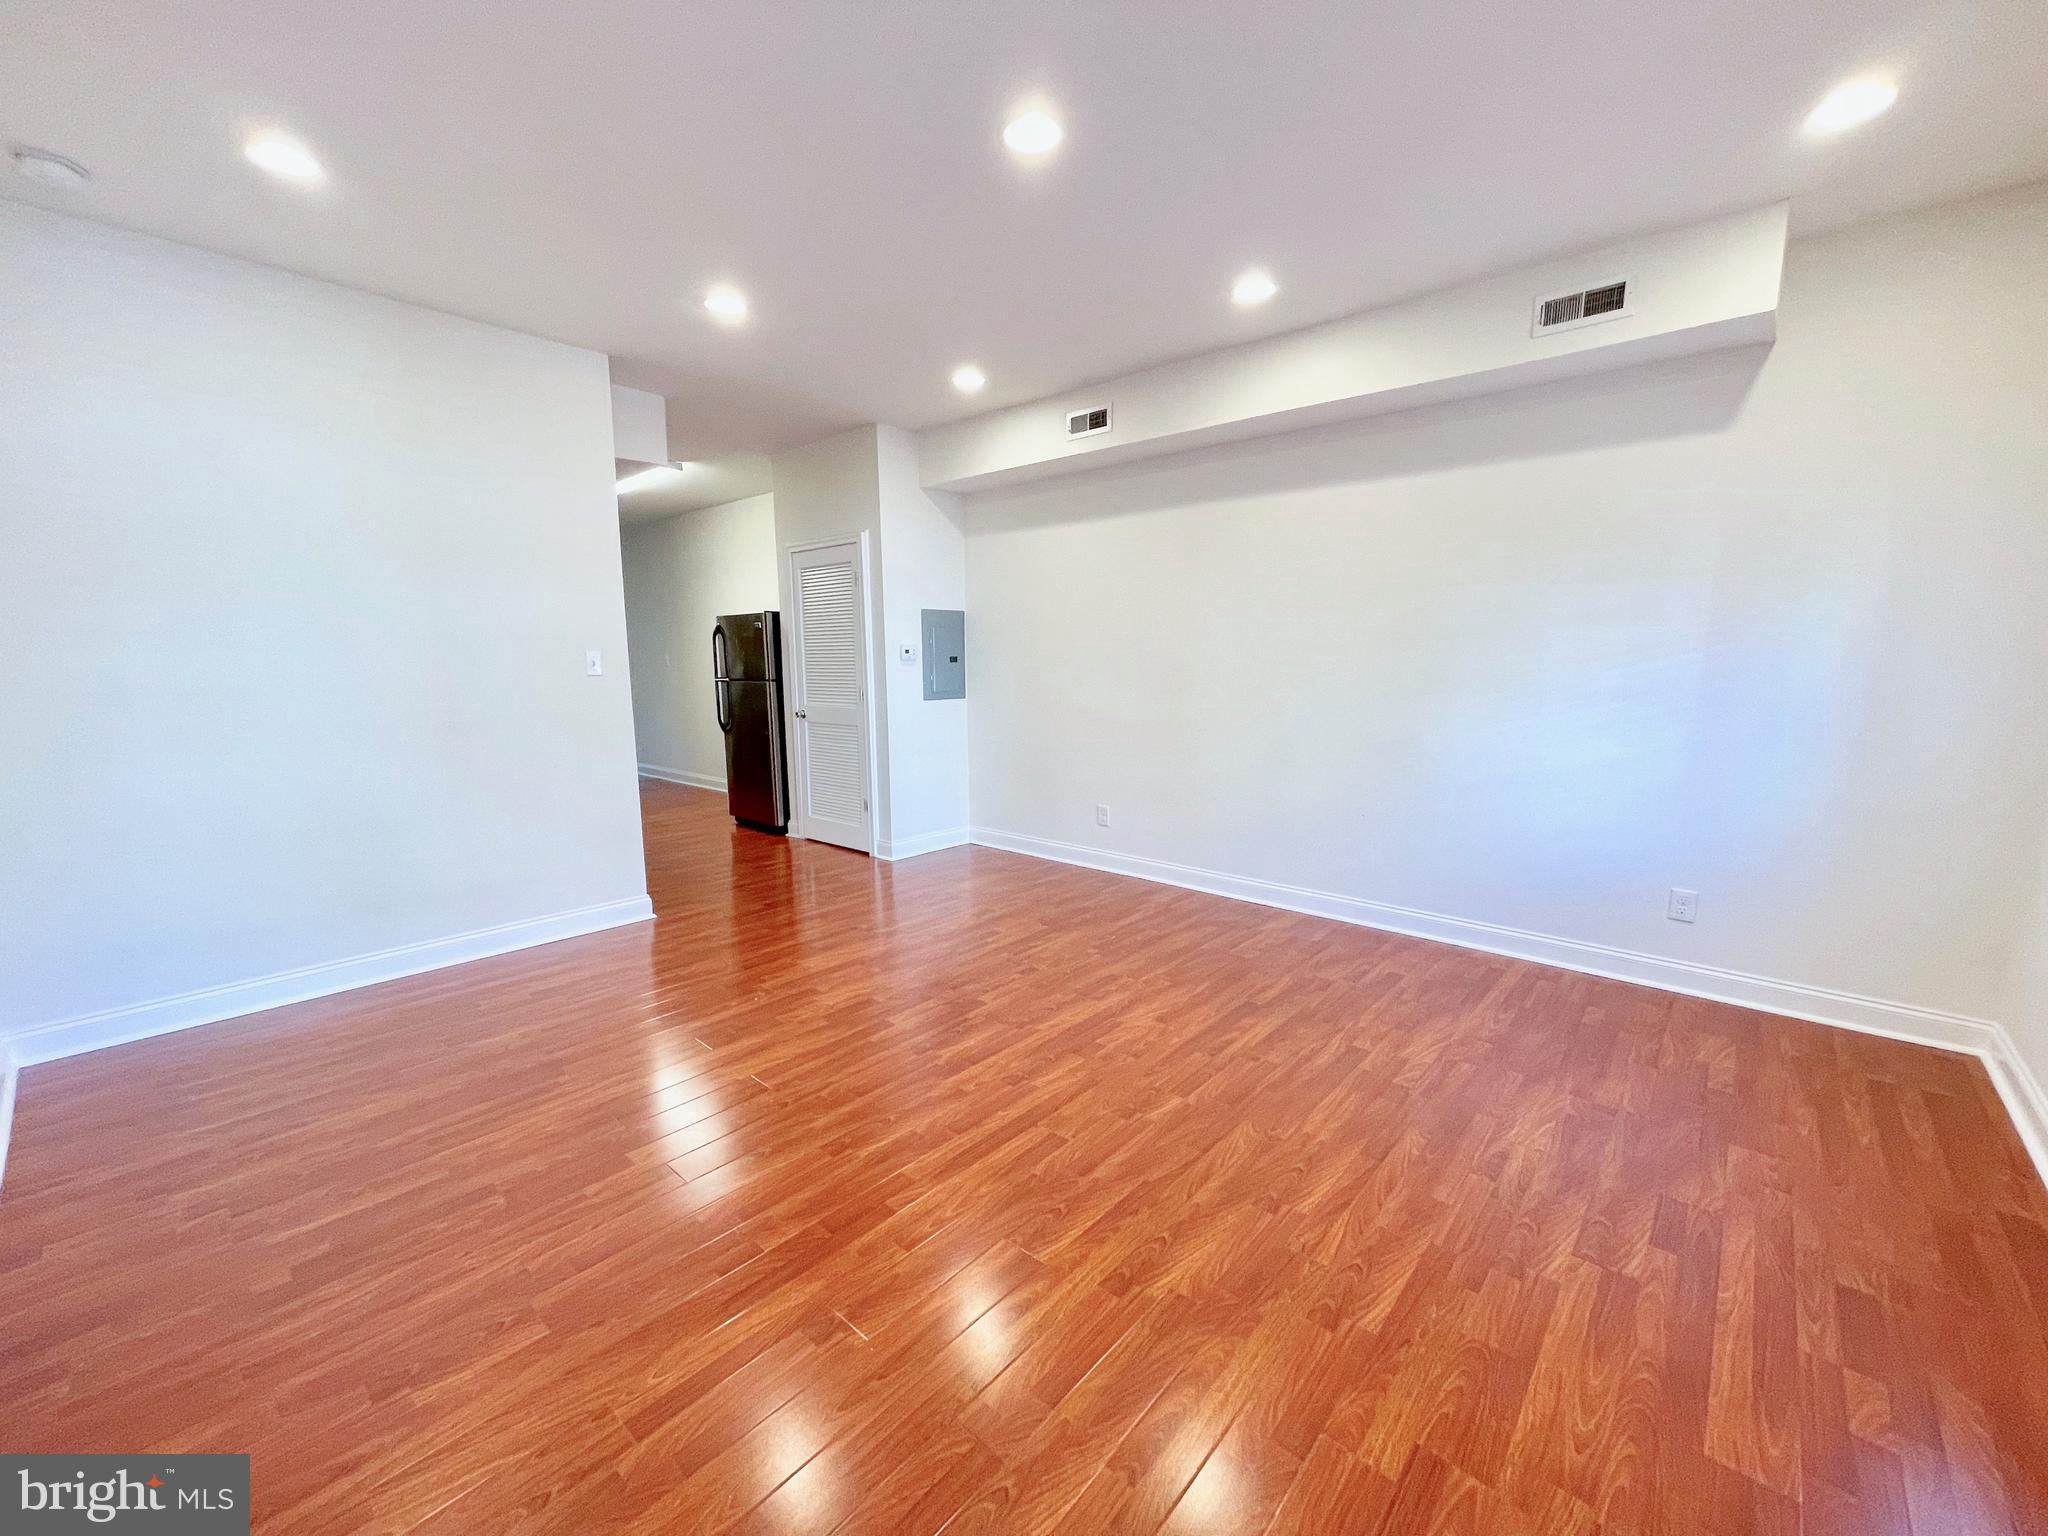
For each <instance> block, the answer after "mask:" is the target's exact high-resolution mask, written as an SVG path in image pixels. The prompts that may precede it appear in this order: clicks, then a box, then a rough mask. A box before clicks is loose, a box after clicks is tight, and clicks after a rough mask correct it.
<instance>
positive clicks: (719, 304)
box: [704, 283, 747, 325]
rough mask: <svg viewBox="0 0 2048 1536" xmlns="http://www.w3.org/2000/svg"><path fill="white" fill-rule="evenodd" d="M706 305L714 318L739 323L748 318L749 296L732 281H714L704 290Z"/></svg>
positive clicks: (727, 322) (728, 323)
mask: <svg viewBox="0 0 2048 1536" xmlns="http://www.w3.org/2000/svg"><path fill="white" fill-rule="evenodd" d="M704 307H705V308H706V309H708V310H709V311H711V317H712V318H713V319H714V320H722V321H724V322H725V323H726V324H727V325H738V324H739V323H740V322H741V321H742V320H744V319H746V318H747V296H746V295H745V294H744V293H741V292H740V291H739V289H737V288H735V287H733V285H732V284H731V283H714V284H712V285H711V287H709V288H708V289H706V290H705V292H704Z"/></svg>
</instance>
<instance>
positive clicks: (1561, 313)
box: [1529, 277, 1629, 336]
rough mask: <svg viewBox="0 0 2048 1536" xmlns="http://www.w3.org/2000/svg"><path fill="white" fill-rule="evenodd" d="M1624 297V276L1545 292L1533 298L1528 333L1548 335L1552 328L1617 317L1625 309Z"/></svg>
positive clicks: (1563, 328)
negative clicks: (1533, 317) (1590, 284)
mask: <svg viewBox="0 0 2048 1536" xmlns="http://www.w3.org/2000/svg"><path fill="white" fill-rule="evenodd" d="M1628 299H1629V293H1628V279H1627V278H1625V277H1622V278H1616V279H1615V280H1614V281H1612V282H1608V283H1600V284H1597V285H1596V286H1594V287H1591V288H1575V289H1573V290H1572V291H1571V292H1570V293H1553V294H1549V295H1547V296H1546V297H1544V298H1540V299H1538V300H1537V301H1536V314H1535V319H1534V321H1533V323H1532V324H1531V325H1530V327H1529V334H1530V335H1531V336H1548V335H1550V334H1551V333H1552V332H1553V331H1576V330H1578V329H1579V328H1580V327H1581V326H1587V325H1598V324H1600V323H1601V322H1602V321H1604V320H1619V319H1621V318H1623V317H1624V316H1625V315H1627V314H1628V312H1629V308H1628Z"/></svg>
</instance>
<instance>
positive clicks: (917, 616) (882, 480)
mask: <svg viewBox="0 0 2048 1536" xmlns="http://www.w3.org/2000/svg"><path fill="white" fill-rule="evenodd" d="M876 446H877V454H878V457H877V463H878V469H879V487H878V492H879V496H880V499H881V526H882V542H881V549H882V564H883V568H884V573H885V576H886V580H885V582H884V587H885V590H886V593H887V601H886V603H885V604H884V611H883V618H882V628H883V631H884V647H885V648H884V650H883V653H882V654H883V658H884V661H885V664H886V667H887V671H888V687H887V689H886V695H885V696H886V700H887V707H888V722H889V724H888V732H889V780H888V785H887V796H888V802H889V818H890V820H889V838H888V844H887V846H886V847H884V848H883V849H882V852H883V853H884V854H885V855H887V856H889V857H892V858H900V857H908V856H912V855H915V854H919V853H925V852H929V851H931V850H932V849H935V848H943V847H949V846H952V845H954V844H957V843H963V842H965V841H966V840H967V701H966V700H965V699H927V698H926V697H925V696H924V610H925V609H927V608H963V609H964V608H965V607H966V606H967V542H966V539H965V538H964V537H963V536H962V534H961V532H960V528H959V525H958V523H957V522H956V521H955V520H954V519H955V517H956V515H957V510H958V501H957V498H955V497H952V496H949V495H947V494H946V493H945V492H943V491H927V490H925V489H924V488H923V487H922V486H920V485H919V484H918V478H917V439H916V438H914V437H912V436H911V435H910V434H909V433H907V432H903V431H899V430H898V429H897V428H894V427H883V428H881V429H880V431H879V432H878V433H877V435H876ZM968 643H969V645H970V646H972V644H973V641H972V638H971V636H970V639H969V641H968ZM906 645H908V646H913V647H916V649H917V657H916V659H915V660H914V661H913V662H911V664H910V665H908V666H906V665H904V664H903V661H902V659H901V652H902V648H903V647H904V646H906ZM967 686H968V689H969V691H972V689H973V687H974V674H973V656H972V654H971V652H970V654H969V656H968V683H967Z"/></svg>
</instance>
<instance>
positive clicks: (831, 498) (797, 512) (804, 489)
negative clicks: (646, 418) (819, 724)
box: [773, 425, 889, 849]
mask: <svg viewBox="0 0 2048 1536" xmlns="http://www.w3.org/2000/svg"><path fill="white" fill-rule="evenodd" d="M876 432H877V429H876V428H875V427H874V426H872V425H870V426H863V427H855V428H853V429H852V430H851V431H847V432H841V433H839V434H838V435H837V436H834V437H828V438H824V439H822V440H821V441H819V442H815V443H806V444H805V445H804V446H803V447H801V448H792V449H789V450H788V451H786V452H783V453H778V454H776V455H775V459H774V463H773V475H774V482H775V492H774V494H775V566H776V581H777V583H778V591H779V592H780V593H781V611H782V612H783V614H785V615H789V614H793V613H795V612H796V605H795V603H794V602H793V601H792V600H791V596H790V586H789V551H790V550H791V549H793V548H795V547H796V546H798V545H802V544H816V543H822V542H826V541H828V540H839V539H844V540H847V541H849V542H858V541H859V540H860V538H861V537H862V536H863V535H865V536H866V538H867V543H868V570H867V575H868V590H867V602H868V613H869V620H870V622H869V625H868V675H869V676H870V677H871V678H873V679H874V684H875V687H874V692H873V695H872V697H871V698H870V700H869V715H868V719H869V730H868V752H869V754H870V757H871V759H872V760H871V762H870V764H869V768H870V775H871V780H872V783H871V792H870V795H869V802H870V815H871V816H872V818H873V825H874V838H875V846H876V848H877V849H879V848H881V847H883V846H884V845H886V844H887V843H888V841H889V798H888V787H887V786H888V782H889V727H888V720H889V708H888V693H887V689H888V682H889V674H888V667H887V662H888V636H887V634H886V633H885V631H884V628H883V616H884V615H885V614H886V613H887V611H888V609H887V606H886V603H887V599H886V594H885V589H884V583H883V580H882V559H881V544H882V500H881V467H880V460H879V458H878V455H877V452H876ZM790 644H791V645H792V647H793V646H794V645H795V641H794V640H792V641H791V642H790ZM783 702H784V705H785V707H786V708H790V709H793V708H795V697H794V691H793V690H785V691H784V694H783ZM783 726H784V730H785V732H786V737H787V739H788V740H789V741H790V742H791V743H794V742H795V740H796V721H795V720H794V719H788V720H785V721H784V722H783ZM790 771H791V773H792V774H794V773H795V771H796V759H795V754H794V750H793V748H792V753H791V758H790ZM797 793H798V791H797V786H796V785H795V784H794V783H792V784H791V785H790V796H791V799H792V802H794V800H795V797H796V795H797Z"/></svg>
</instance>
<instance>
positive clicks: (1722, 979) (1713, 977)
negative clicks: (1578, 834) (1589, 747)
mask: <svg viewBox="0 0 2048 1536" xmlns="http://www.w3.org/2000/svg"><path fill="white" fill-rule="evenodd" d="M970 837H971V840H972V841H973V842H975V843H978V844H980V845H981V846H983V847H987V848H1000V849H1002V850H1004V851H1005V852H1009V853H1021V854H1025V855H1028V856H1029V857H1031V858H1034V859H1050V860H1053V861H1055V862H1057V863H1061V864H1076V865H1079V866H1081V867H1082V868H1084V869H1096V870H1102V871H1104V872H1105V873H1108V874H1113V875H1129V876H1131V877H1133V878H1134V879H1139V880H1150V881H1153V882H1154V883H1156V884H1160V885H1177V886H1180V887H1181V888H1183V889H1185V890H1190V891H1203V892H1206V893H1207V894H1209V895H1212V896H1226V897H1229V898H1231V899H1232V900H1235V901H1249V902H1255V903H1257V904H1258V905H1260V906H1267V907H1280V908H1284V909H1285V910H1287V911H1289V912H1302V913H1306V914H1308V915H1309V916H1311V917H1327V918H1333V919H1335V920H1336V921H1338V922H1342V923H1353V924H1356V925H1358V926H1360V927H1364V928H1378V929H1381V930H1383V931H1385V932H1388V933H1400V934H1406V935H1408V936H1410V937H1411V938H1418V939H1434V940H1436V941H1437V942H1439V943H1443V944H1456V945H1458V946H1460V947H1462V948H1465V949H1477V950H1484V951H1485V952H1487V953H1488V954H1495V955H1506V956H1508V957H1510V958H1512V959H1516V960H1532V961H1535V962H1536V963H1537V964H1539V965H1554V966H1558V967H1560V968H1562V969H1564V970H1568V971H1582V972H1584V973H1586V974H1588V975H1592V976H1604V977H1607V978H1608V979H1610V980H1613V981H1627V982H1634V983H1635V984H1637V985H1638V986H1645V987H1655V988H1657V989H1658V990H1660V991H1664V992H1677V993H1682V994H1684V995H1685V996H1688V997H1703V998H1707V999H1709V1000H1710V1001H1713V1002H1717V1003H1733V1004H1735V1005H1736V1006H1737V1007H1741V1008H1753V1009H1756V1010H1758V1011H1760V1012H1764V1013H1776V1014H1783V1015H1786V1016H1787V1017H1790V1018H1795V1019H1805V1020H1808V1021H1810V1022H1812V1023H1815V1024H1832V1025H1834V1026H1836V1027H1837V1028H1841V1029H1854V1030H1860V1031H1862V1032H1863V1033H1865V1034H1871V1035H1882V1036H1884V1037H1886V1038H1887V1039H1892V1040H1904V1041H1907V1042H1909V1043H1911V1044H1914V1045H1931V1046H1934V1047H1936V1048H1938V1049H1941V1050H1948V1051H1965V1052H1968V1053H1969V1054H1971V1055H1973V1056H1977V1057H1981V1058H1982V1059H1983V1061H1984V1064H1985V1068H1986V1070H1987V1071H1988V1072H1989V1073H1990V1074H1991V1081H1992V1083H1993V1085H1994V1086H1995V1087H1996V1088H1997V1089H1998V1093H1999V1097H2000V1098H2001V1099H2003V1100H2004V1101H2005V1107H2006V1111H2007V1113H2009V1114H2010V1115H2011V1116H2012V1120H2013V1125H2014V1127H2015V1129H2017V1130H2018V1132H2019V1134H2020V1139H2021V1141H2022V1142H2024V1143H2025V1144H2026V1148H2027V1151H2028V1153H2029V1155H2030V1156H2031V1157H2032V1158H2033V1160H2034V1166H2035V1168H2036V1170H2037V1171H2038V1172H2039V1173H2040V1175H2041V1179H2042V1182H2043V1183H2048V1097H2044V1096H2043V1095H2042V1092H2041V1087H2040V1084H2039V1083H2038V1082H2037V1081H2036V1080H2035V1078H2034V1076H2033V1074H2032V1073H2031V1072H2029V1071H2028V1070H2027V1066H2026V1063H2025V1062H2024V1061H2022V1060H2021V1058H2020V1056H2019V1053H2018V1052H2017V1051H2016V1050H2015V1049H2014V1048H2013V1044H2012V1039H2011V1037H2010V1036H2009V1035H2008V1034H2007V1033H2006V1032H2005V1030H2004V1028H2003V1027H2002V1026H2001V1025H1998V1024H1996V1023H1993V1022H1992V1021H1991V1020H1989V1019H1975V1018H1970V1017H1968V1016H1966V1015H1964V1014H1957V1013H1944V1012H1941V1011H1940V1010H1938V1009H1933V1008H1921V1007H1918V1006H1916V1005H1914V1004H1912V1003H1895V1002H1889V1001H1887V1000H1885V999H1883V998H1875V997H1862V996H1859V995H1857V994H1856V993H1853V992H1837V991H1834V990H1831V989H1829V988H1826V987H1813V986H1807V985H1805V984H1803V983H1800V982H1792V981H1778V980H1775V979H1773V978H1771V977H1768V976H1751V975H1748V974H1746V973H1744V972H1741V971H1730V970H1724V969H1722V968H1720V967H1718V966H1711V965H1697V964H1694V963H1693V962H1691V961H1686V960H1668V959H1665V958H1664V957H1662V956H1660V955H1646V954H1642V953H1640V952H1638V951H1635V950H1627V949H1614V948H1611V947H1609V946H1607V945H1604V944H1588V943H1584V942H1582V941H1580V940H1577V939H1562V938H1558V937H1556V936H1555V935H1552V934H1547V933H1533V932H1530V931H1528V930H1526V929H1521V928H1507V927H1503V926H1501V925H1499V924H1497V923H1482V922H1475V921H1472V920H1471V919H1468V918H1461V917H1446V916H1444V915H1443V914H1442V913H1438V912H1423V911H1418V910H1416V909H1415V908H1412V907H1400V906H1393V905H1391V904H1389V903H1386V902H1377V901H1365V900H1362V899H1360V898H1358V897H1356V896H1339V895H1336V894H1334V893H1333V892H1329V891H1317V890H1311V889H1309V888H1307V887H1304V886H1294V885H1281V884H1279V883H1277V882H1274V881H1270V880H1257V879H1252V878H1249V877H1247V876H1243V875H1226V874H1222V873H1220V872H1218V871H1216V870H1211V869H1199V868H1196V867H1195V866H1193V865H1188V864H1173V863H1169V862H1167V861H1165V860H1163V859H1147V858H1141V857H1139V856H1137V855H1135V854H1128V853H1114V852H1110V851H1108V850H1105V849H1101V848H1090V847H1088V846H1087V845H1086V844H1083V843H1066V842H1060V841H1057V840H1056V839H1053V838H1046V837H1030V836H1026V835H1025V834H1023V833H1018V832H1004V831H1001V830H999V829H997V828H995V827H975V828H973V829H972V830H971V833H970Z"/></svg>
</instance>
